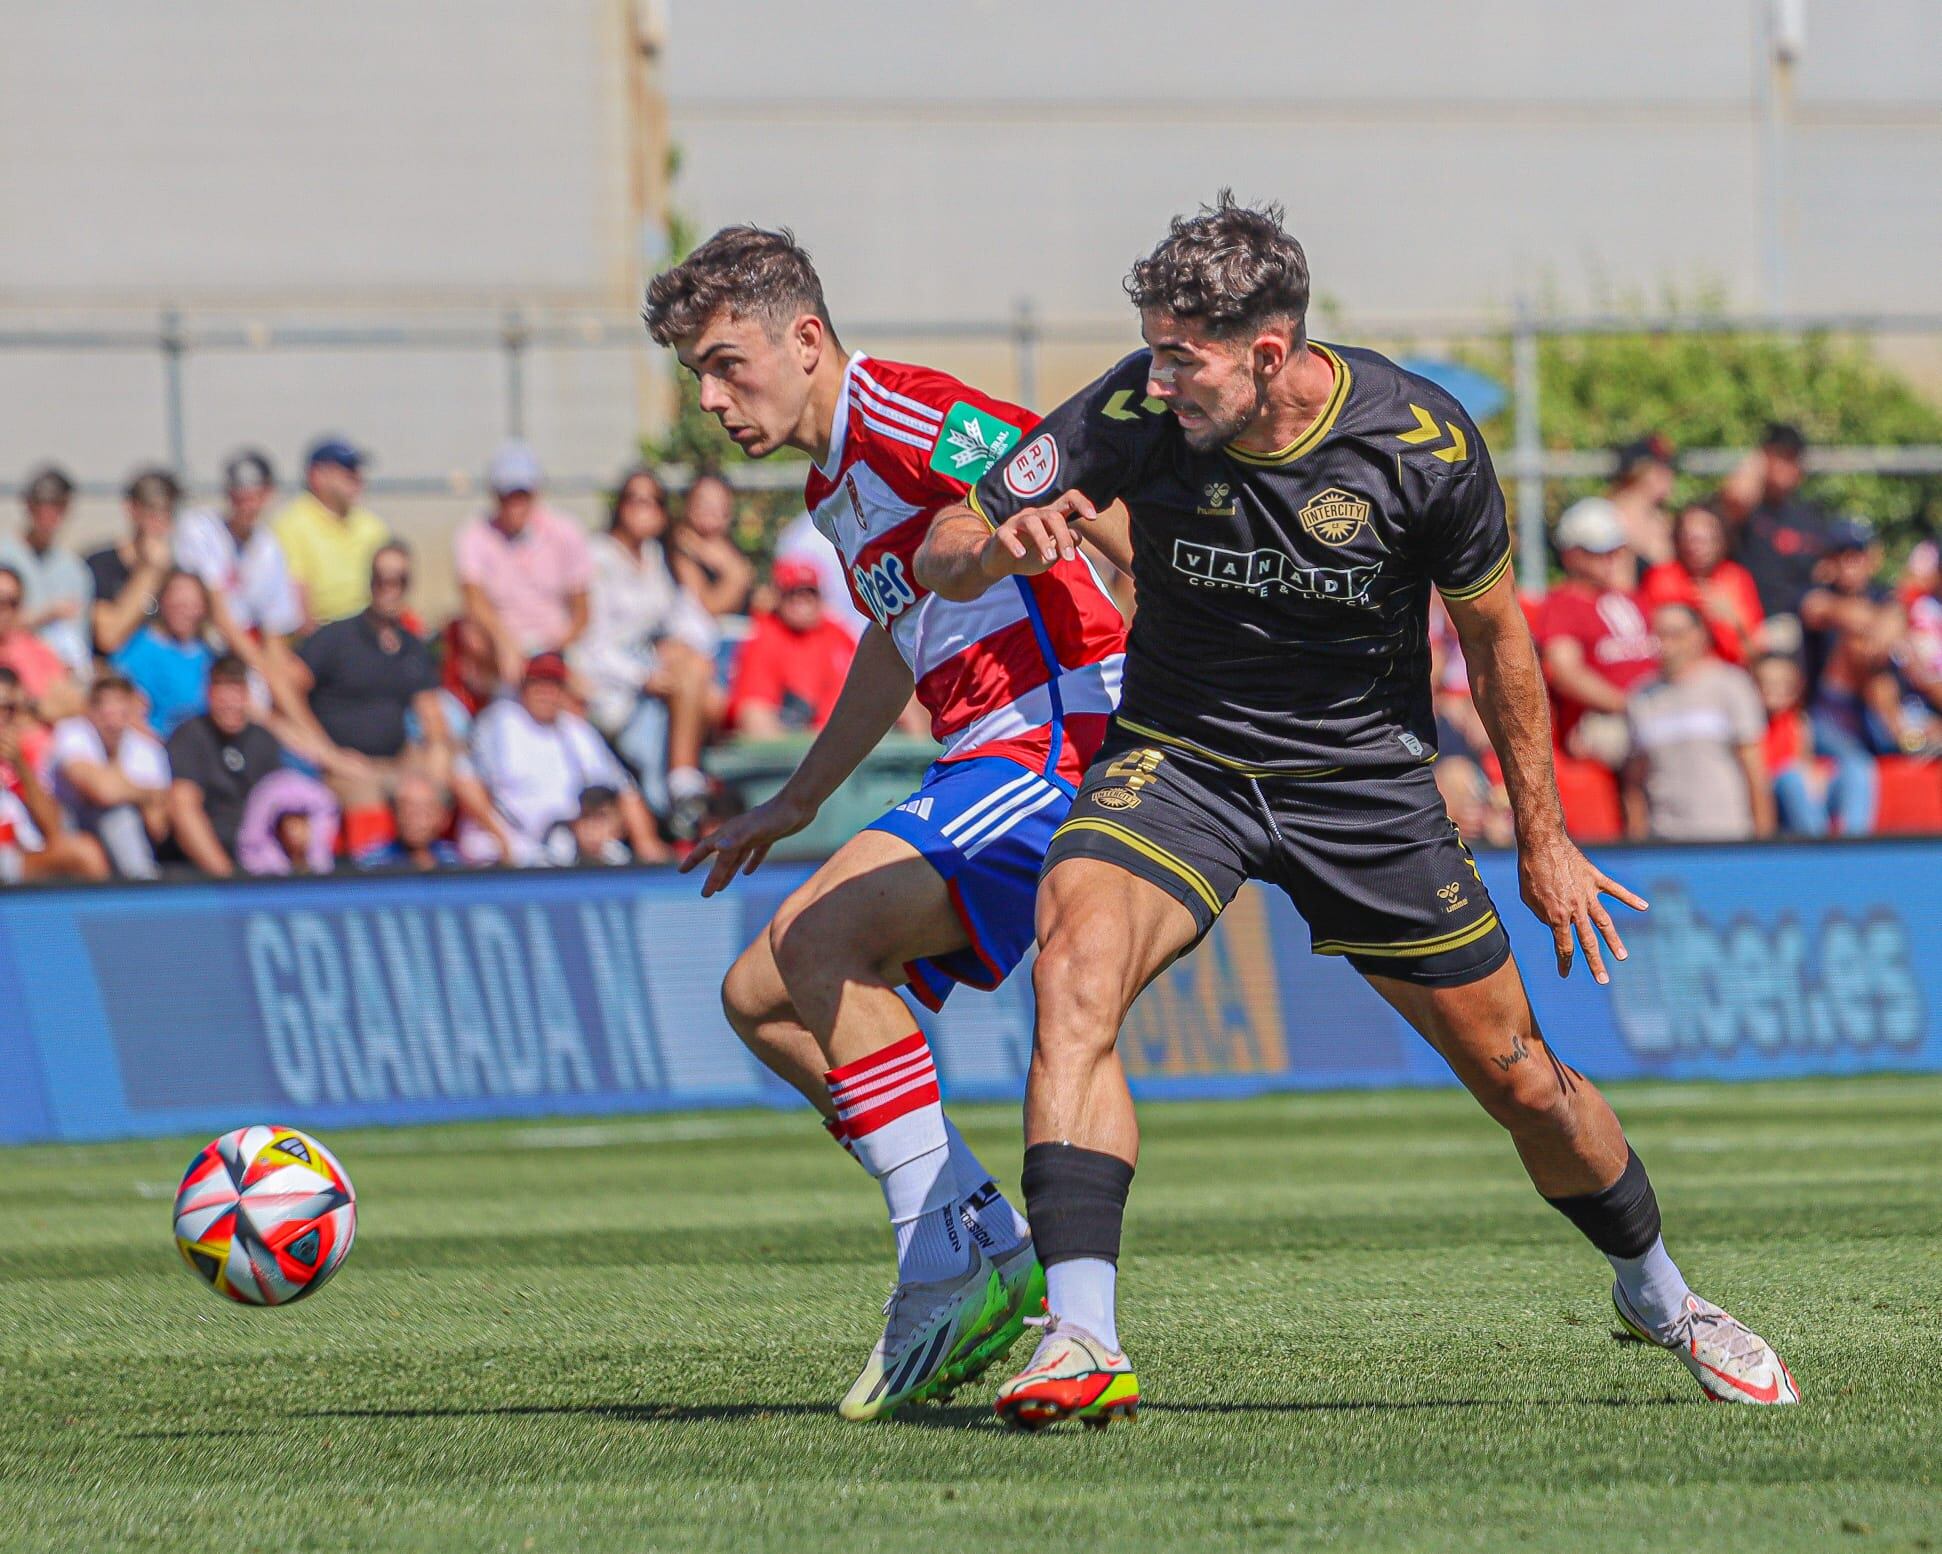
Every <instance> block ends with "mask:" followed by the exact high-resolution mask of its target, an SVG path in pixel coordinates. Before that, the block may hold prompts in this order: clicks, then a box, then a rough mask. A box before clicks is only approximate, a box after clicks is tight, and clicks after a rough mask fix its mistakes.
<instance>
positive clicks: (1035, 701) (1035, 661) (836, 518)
mask: <svg viewBox="0 0 1942 1554" xmlns="http://www.w3.org/2000/svg"><path fill="white" fill-rule="evenodd" d="M1037 420H1038V417H1037V416H1035V415H1033V414H1032V413H1031V412H1030V411H1029V410H1024V409H1021V408H1019V407H1018V406H1017V405H1010V404H1006V403H1005V402H1004V401H1003V400H999V399H993V398H991V396H990V395H988V394H981V393H979V392H978V390H976V389H974V388H971V387H969V386H968V385H966V384H963V383H960V382H959V381H958V380H957V379H956V378H953V377H951V376H950V375H949V374H948V373H942V372H934V371H932V370H931V369H930V368H928V367H912V366H908V365H906V364H904V363H902V362H887V361H876V360H873V359H871V358H868V357H866V356H864V355H863V354H862V353H861V352H858V353H857V354H856V355H854V356H852V357H851V358H850V362H849V366H848V368H847V369H846V370H845V372H844V377H843V397H842V398H841V400H839V401H838V403H837V406H836V424H835V428H834V430H833V432H832V434H831V437H830V451H829V460H828V462H827V463H826V464H823V465H819V466H817V467H815V468H814V469H812V470H811V472H810V475H809V480H808V483H807V486H806V489H805V490H804V493H803V501H804V502H805V504H806V505H807V506H808V508H809V512H810V516H811V517H812V518H813V519H814V521H815V524H816V527H817V528H818V529H820V530H821V531H822V533H823V535H824V536H825V537H826V538H827V539H828V540H829V541H830V543H831V544H833V545H834V546H835V547H836V548H837V550H838V551H840V552H841V553H842V557H843V565H844V569H845V571H846V572H847V573H848V576H849V583H850V591H851V593H852V595H853V596H854V597H855V599H856V602H857V606H858V607H859V608H860V609H862V610H863V611H865V612H866V613H867V614H869V615H871V616H872V617H874V618H875V620H876V622H877V624H878V625H880V626H882V627H883V628H884V630H886V631H888V632H889V633H890V636H891V639H892V640H893V641H894V642H895V643H896V644H897V649H898V651H899V652H901V653H902V654H903V656H904V661H905V662H906V663H908V664H909V665H910V669H911V673H912V675H913V676H914V677H915V679H916V682H917V699H918V700H919V701H920V702H922V703H923V706H924V710H925V711H927V712H928V713H929V714H930V715H931V732H932V734H933V735H934V736H935V737H936V738H937V740H938V742H939V743H940V744H942V745H943V746H944V747H945V754H944V759H945V760H947V761H958V760H965V759H967V758H969V757H971V756H990V755H997V756H1006V757H1009V758H1010V759H1012V760H1014V761H1018V762H1020V763H1022V764H1024V765H1027V766H1030V767H1032V768H1033V769H1035V770H1037V771H1042V772H1046V773H1050V774H1054V775H1057V776H1059V777H1062V778H1064V779H1065V780H1066V781H1068V782H1072V783H1076V782H1077V781H1078V780H1079V778H1080V776H1081V775H1083V773H1084V771H1085V768H1086V763H1087V762H1088V761H1090V760H1091V759H1092V756H1093V753H1094V752H1095V751H1096V750H1097V749H1098V748H1099V745H1100V743H1101V741H1102V740H1104V738H1105V735H1106V724H1107V721H1108V719H1109V718H1110V717H1111V715H1112V711H1113V708H1114V707H1116V706H1117V705H1118V703H1119V675H1120V664H1121V661H1122V658H1123V655H1124V651H1125V646H1126V623H1125V621H1124V620H1123V619H1122V618H1121V616H1120V613H1119V607H1118V606H1117V605H1115V604H1114V603H1113V601H1112V597H1111V596H1110V595H1109V594H1108V593H1107V592H1106V590H1105V587H1104V586H1103V585H1102V584H1101V582H1100V581H1099V576H1098V574H1097V573H1096V572H1094V571H1093V569H1092V564H1091V563H1090V562H1089V561H1087V560H1086V558H1085V557H1084V556H1083V555H1082V556H1080V557H1079V558H1078V559H1077V560H1076V561H1061V562H1059V563H1057V564H1056V565H1055V566H1053V567H1052V568H1051V570H1050V571H1047V572H1045V573H1042V574H1041V575H1040V576H1038V577H1032V578H1024V577H1014V578H1009V579H1007V580H1006V581H1004V582H1002V583H999V584H997V585H995V586H994V587H992V588H990V589H987V590H986V591H985V592H984V594H982V595H981V596H980V597H978V598H976V599H973V600H970V601H968V602H965V603H955V602H953V601H952V600H949V599H939V598H937V597H936V596H935V595H933V594H931V593H930V592H929V590H927V589H926V588H924V586H923V585H922V584H921V583H919V582H918V581H917V575H916V568H915V566H914V565H913V562H914V559H915V557H916V554H917V548H918V546H920V545H921V544H923V542H924V536H925V534H927V533H928V532H929V530H930V525H931V520H932V518H934V517H935V516H936V515H937V513H938V511H939V509H941V508H943V507H945V506H947V505H949V504H950V503H953V502H957V501H961V500H963V497H964V493H965V492H966V491H967V490H968V489H969V488H970V487H971V486H973V485H975V484H977V482H978V479H979V477H980V476H982V475H983V474H984V472H985V471H986V470H987V469H990V468H991V467H992V466H993V464H995V463H998V462H1001V461H1002V460H1003V458H1004V457H1005V456H1006V455H1008V454H1010V453H1011V452H1012V450H1013V449H1015V448H1016V447H1017V446H1018V444H1019V442H1020V440H1021V439H1022V438H1023V437H1024V436H1025V434H1026V433H1027V432H1029V431H1030V430H1031V429H1032V427H1033V425H1034V424H1036V422H1037Z"/></svg>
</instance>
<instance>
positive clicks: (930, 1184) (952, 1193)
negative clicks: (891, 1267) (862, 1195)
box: [824, 1031, 972, 1284]
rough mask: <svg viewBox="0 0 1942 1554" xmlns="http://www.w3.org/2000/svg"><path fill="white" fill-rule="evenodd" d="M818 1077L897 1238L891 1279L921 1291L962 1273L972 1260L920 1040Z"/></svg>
mask: <svg viewBox="0 0 1942 1554" xmlns="http://www.w3.org/2000/svg"><path fill="white" fill-rule="evenodd" d="M824 1077H825V1078H826V1079H827V1080H828V1081H829V1097H830V1100H831V1101H832V1102H834V1103H835V1106H836V1118H837V1121H838V1122H839V1123H841V1124H842V1129H843V1134H842V1136H843V1139H844V1141H845V1143H846V1144H847V1146H848V1148H849V1150H850V1152H851V1153H852V1154H854V1155H855V1156H856V1158H857V1159H858V1160H860V1161H861V1162H862V1163H863V1168H864V1169H865V1170H866V1171H868V1172H869V1173H870V1174H871V1175H872V1176H874V1177H875V1178H876V1179H877V1184H878V1185H879V1186H880V1187H882V1188H883V1201H884V1206H885V1207H886V1208H888V1209H889V1211H890V1225H891V1228H892V1229H893V1230H894V1231H895V1232H896V1235H897V1277H898V1278H899V1279H900V1280H902V1281H904V1282H905V1283H910V1284H925V1283H930V1282H933V1281H935V1280H938V1279H948V1278H949V1277H951V1275H953V1274H957V1273H962V1272H963V1271H964V1270H965V1268H966V1267H968V1266H969V1264H970V1261H971V1256H972V1253H971V1248H970V1246H969V1245H968V1244H967V1241H966V1237H965V1234H964V1231H963V1229H962V1227H961V1226H960V1224H959V1222H958V1191H957V1175H956V1173H955V1172H954V1171H953V1170H952V1169H951V1144H950V1139H949V1137H948V1135H947V1134H946V1133H945V1130H944V1106H943V1103H942V1100H941V1098H940V1097H939V1094H938V1089H937V1065H936V1063H935V1062H933V1061H932V1059H931V1049H930V1043H929V1042H927V1041H926V1040H925V1039H924V1033H923V1032H922V1031H913V1032H912V1033H911V1034H910V1035H908V1036H906V1037H904V1038H903V1039H902V1040H901V1041H893V1042H892V1043H891V1044H890V1045H889V1046H887V1047H881V1048H879V1049H878V1050H877V1051H875V1052H872V1053H871V1054H869V1056H867V1057H861V1058H858V1059H857V1060H856V1061H855V1062H853V1063H845V1064H844V1065H843V1066H842V1067H840V1068H833V1069H831V1070H830V1071H829V1072H828V1074H826V1075H825V1076H824ZM832 1131H834V1130H832Z"/></svg>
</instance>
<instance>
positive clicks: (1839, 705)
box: [1800, 523, 1924, 757]
mask: <svg viewBox="0 0 1942 1554" xmlns="http://www.w3.org/2000/svg"><path fill="white" fill-rule="evenodd" d="M1824 545H1825V551H1826V553H1825V555H1824V556H1823V558H1822V560H1821V562H1820V565H1819V566H1818V567H1817V568H1816V569H1815V582H1814V585H1813V587H1811V588H1809V589H1808V591H1807V592H1806V593H1805V594H1804V595H1803V596H1802V597H1801V600H1800V623H1801V626H1802V628H1803V634H1804V635H1803V644H1802V657H1803V659H1804V667H1805V669H1806V673H1807V683H1808V685H1809V686H1810V687H1811V688H1812V690H1811V698H1812V699H1811V703H1810V705H1811V707H1812V711H1813V719H1814V729H1815V741H1816V744H1817V746H1818V747H1819V748H1820V750H1821V753H1822V754H1824V755H1833V756H1839V755H1843V754H1845V755H1848V756H1850V757H1851V756H1853V755H1855V754H1857V753H1861V752H1865V753H1868V754H1872V755H1893V754H1895V753H1896V752H1898V751H1900V750H1903V749H1905V748H1919V747H1920V745H1921V744H1922V743H1923V742H1924V741H1923V740H1922V739H1920V738H1917V739H1915V740H1914V742H1913V745H1910V744H1908V743H1907V741H1906V740H1905V739H1904V736H1903V729H1902V719H1901V714H1900V707H1901V688H1900V685H1899V683H1898V680H1897V676H1896V672H1895V653H1896V650H1897V649H1898V648H1899V646H1900V645H1901V638H1902V626H1903V616H1902V612H1901V608H1900V606H1899V605H1898V604H1896V602H1895V598H1894V594H1893V592H1892V591H1891V590H1890V589H1888V588H1887V587H1885V586H1884V585H1883V584H1881V583H1879V582H1877V581H1876V580H1875V577H1876V573H1877V572H1878V571H1879V570H1880V566H1881V547H1880V546H1879V545H1878V544H1877V543H1876V541H1875V537H1874V533H1873V531H1872V530H1870V529H1869V528H1868V527H1867V526H1866V525H1864V524H1858V523H1844V524H1838V525H1835V526H1832V527H1830V528H1829V529H1828V531H1827V534H1826V536H1825V540H1824ZM1850 746H1855V747H1858V750H1857V749H1851V748H1850Z"/></svg>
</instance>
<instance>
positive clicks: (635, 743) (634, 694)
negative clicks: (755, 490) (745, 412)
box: [571, 469, 718, 834]
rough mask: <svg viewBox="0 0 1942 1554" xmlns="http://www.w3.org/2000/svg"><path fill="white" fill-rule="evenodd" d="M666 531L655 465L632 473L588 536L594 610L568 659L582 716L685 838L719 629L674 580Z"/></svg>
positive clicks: (698, 782)
mask: <svg viewBox="0 0 1942 1554" xmlns="http://www.w3.org/2000/svg"><path fill="white" fill-rule="evenodd" d="M667 534H668V511H667V498H666V493H665V491H664V490H663V488H662V486H661V482H660V481H659V479H657V478H656V477H655V475H654V473H653V471H651V470H646V469H636V470H631V471H629V472H628V474H627V476H626V477H625V478H624V479H623V480H622V481H621V483H620V489H619V490H618V491H616V492H615V493H614V502H613V508H612V511H611V513H610V514H609V517H608V521H607V530H606V532H605V533H604V534H597V535H595V536H594V538H593V545H592V550H593V586H592V590H591V596H592V608H591V612H590V615H589V619H588V623H587V629H586V633H585V634H584V635H583V636H582V637H581V638H580V640H579V642H578V643H577V644H575V647H574V651H573V654H572V656H571V662H572V665H573V668H574V671H575V672H576V673H577V674H578V675H579V676H580V678H581V680H582V681H583V682H584V684H585V686H586V700H587V717H588V719H589V720H590V721H591V722H592V723H593V725H594V727H596V728H597V729H599V730H600V731H601V732H602V733H603V734H605V735H606V736H607V738H608V739H610V740H612V741H613V744H614V748H615V749H617V750H619V751H620V753H621V755H622V756H624V757H625V758H626V760H627V763H628V765H630V766H631V767H633V769H634V771H635V773H636V775H637V776H638V777H639V778H640V784H641V792H642V795H643V797H645V799H646V800H647V804H648V807H649V808H650V809H652V810H654V811H655V812H656V813H658V814H662V815H668V816H670V817H671V818H672V819H673V820H674V821H675V825H674V829H675V831H676V834H691V833H692V828H693V826H694V824H695V823H696V822H697V820H698V818H699V817H698V815H697V814H696V813H695V810H696V809H697V808H698V807H701V806H705V804H706V801H707V794H708V781H707V779H706V778H705V777H703V776H702V774H701V746H702V741H703V739H704V738H706V736H707V731H708V725H709V722H710V721H711V720H710V711H711V703H712V702H713V701H714V699H715V650H716V646H717V642H718V633H717V632H716V629H715V623H714V620H713V618H712V617H711V616H710V615H709V614H708V612H707V611H706V610H704V609H703V608H702V607H701V604H700V602H699V601H698V600H696V599H695V597H694V595H692V594H690V593H689V592H688V591H687V590H686V589H685V588H683V587H682V586H681V585H680V584H679V583H678V582H676V581H675V576H674V571H673V569H672V568H671V566H670V565H669V561H668V539H667ZM677 810H678V811H680V814H678V815H676V814H675V813H674V812H675V811H677Z"/></svg>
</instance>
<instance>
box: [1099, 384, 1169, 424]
mask: <svg viewBox="0 0 1942 1554" xmlns="http://www.w3.org/2000/svg"><path fill="white" fill-rule="evenodd" d="M1132 402H1133V391H1132V390H1131V389H1120V390H1119V391H1118V392H1117V393H1115V394H1114V395H1113V397H1112V398H1111V399H1109V400H1107V401H1106V403H1105V404H1104V406H1102V407H1101V409H1100V411H1099V413H1100V414H1101V415H1103V416H1105V417H1106V419H1107V420H1109V421H1137V420H1138V419H1139V418H1140V411H1141V410H1144V411H1145V412H1146V413H1147V414H1148V415H1158V414H1159V413H1160V412H1161V411H1162V410H1164V409H1166V407H1167V403H1166V401H1165V400H1164V399H1155V398H1154V397H1153V396H1152V395H1151V394H1149V395H1147V396H1146V397H1145V398H1144V399H1142V400H1141V401H1140V402H1139V408H1138V409H1135V410H1129V409H1127V408H1126V407H1127V406H1128V405H1130V404H1132Z"/></svg>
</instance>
